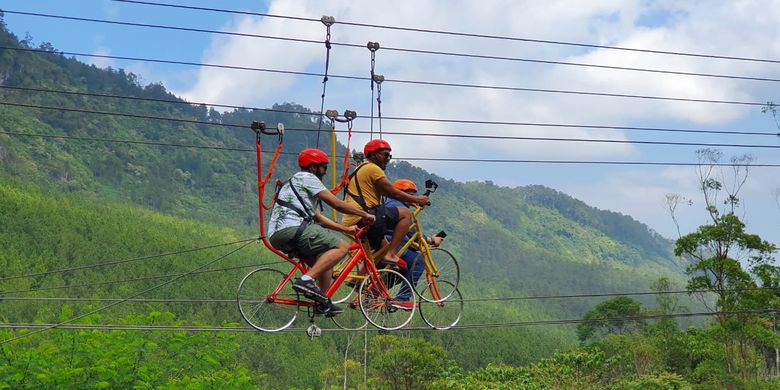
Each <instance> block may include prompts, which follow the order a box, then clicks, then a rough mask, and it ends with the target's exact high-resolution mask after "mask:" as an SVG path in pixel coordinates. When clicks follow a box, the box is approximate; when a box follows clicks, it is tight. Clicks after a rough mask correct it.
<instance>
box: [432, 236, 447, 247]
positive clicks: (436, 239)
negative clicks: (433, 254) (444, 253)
mask: <svg viewBox="0 0 780 390" xmlns="http://www.w3.org/2000/svg"><path fill="white" fill-rule="evenodd" d="M430 240H431V242H430V244H431V246H432V247H434V248H438V247H439V245H441V242H442V241H444V237H438V236H433V237H430Z"/></svg>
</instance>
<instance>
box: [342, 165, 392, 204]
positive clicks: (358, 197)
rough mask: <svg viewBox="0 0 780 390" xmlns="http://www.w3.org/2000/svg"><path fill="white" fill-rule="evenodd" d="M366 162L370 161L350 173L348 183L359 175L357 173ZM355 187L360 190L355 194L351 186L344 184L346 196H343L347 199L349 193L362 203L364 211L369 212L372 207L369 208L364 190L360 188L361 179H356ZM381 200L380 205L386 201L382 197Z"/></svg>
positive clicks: (353, 198) (358, 202)
mask: <svg viewBox="0 0 780 390" xmlns="http://www.w3.org/2000/svg"><path fill="white" fill-rule="evenodd" d="M366 164H368V162H364V163H362V164H360V165H358V167H357V168H355V170H354V171H352V173H351V174H350V175H349V180H347V183H350V182H352V179H354V178H355V177H356V176H357V173H358V171H359V170H360V168H363V167H364V166H366ZM355 187H356V188H357V192H358V193H357V194H353V193H351V192H349V186H348V185H345V186H344V196H343V198H344V199H347V195H349V196H350V197H351V198H352V200H354V201H355V202H357V204H358V205H360V208H362V209H363V211H366V212H368V210H370V209H369V207H368V205H367V204H366V201H365V199H364V198H363V191H362V190H361V189H360V181H359V180H355ZM379 200H380V202H379V204H380V205H381V204H382V203H384V202H383V201H382V199H379Z"/></svg>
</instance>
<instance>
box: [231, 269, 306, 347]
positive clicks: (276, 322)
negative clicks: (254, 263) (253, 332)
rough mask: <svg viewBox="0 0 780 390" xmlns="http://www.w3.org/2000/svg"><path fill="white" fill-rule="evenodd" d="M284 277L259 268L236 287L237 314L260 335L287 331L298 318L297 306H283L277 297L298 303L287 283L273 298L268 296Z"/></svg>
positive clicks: (272, 270)
mask: <svg viewBox="0 0 780 390" xmlns="http://www.w3.org/2000/svg"><path fill="white" fill-rule="evenodd" d="M285 276H286V275H285V274H284V273H282V272H281V271H278V270H275V269H271V268H259V269H256V270H254V271H252V272H250V273H248V274H246V276H244V278H243V279H242V280H241V283H240V284H239V285H238V293H237V298H236V301H237V303H238V311H239V312H241V317H243V318H244V321H246V322H247V323H248V324H249V325H250V326H251V327H253V328H255V329H257V330H261V331H263V332H278V331H280V330H283V329H286V328H288V327H289V326H290V325H292V324H293V322H295V319H296V317H297V316H298V304H297V303H296V304H282V303H278V302H276V301H275V299H276V298H286V299H288V300H290V302H297V301H298V300H299V299H298V293H297V292H295V290H293V289H292V283H286V284H285V285H284V287H283V288H282V289H281V291H279V294H277V296H276V297H272V296H271V294H272V293H273V292H274V290H276V288H277V287H278V286H279V285H280V284H281V283H282V281H283V280H284V278H285Z"/></svg>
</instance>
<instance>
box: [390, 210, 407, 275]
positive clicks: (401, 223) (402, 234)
mask: <svg viewBox="0 0 780 390" xmlns="http://www.w3.org/2000/svg"><path fill="white" fill-rule="evenodd" d="M395 209H396V210H398V223H396V224H395V228H394V229H393V239H392V240H391V241H390V248H389V249H388V250H387V252H386V253H385V256H384V259H385V260H387V261H390V262H392V263H397V262H398V259H399V257H398V255H397V254H396V252H398V248H400V247H401V244H403V242H404V241H405V240H406V233H409V227H411V226H412V213H411V212H410V211H409V209H408V208H406V207H396V208H395Z"/></svg>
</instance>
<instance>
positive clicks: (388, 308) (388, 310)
mask: <svg viewBox="0 0 780 390" xmlns="http://www.w3.org/2000/svg"><path fill="white" fill-rule="evenodd" d="M403 288H406V289H407V290H406V291H412V290H411V288H412V286H411V284H410V283H409V281H408V280H406V278H404V277H403V275H401V274H400V273H398V272H395V271H393V270H390V269H380V270H378V271H377V275H369V276H368V277H367V278H366V279H364V280H363V282H362V283H361V284H360V288H359V289H358V299H359V302H360V310H361V311H362V312H363V315H364V316H365V317H366V320H368V322H370V323H371V325H374V326H376V327H377V328H379V329H383V330H396V329H400V328H402V327H404V326H406V324H408V323H409V321H411V320H412V317H414V311H415V309H416V308H417V303H416V302H415V299H414V297H415V296H414V294H412V295H411V297H409V300H399V299H397V298H396V296H398V293H399V292H400V291H401V290H402V289H403Z"/></svg>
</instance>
